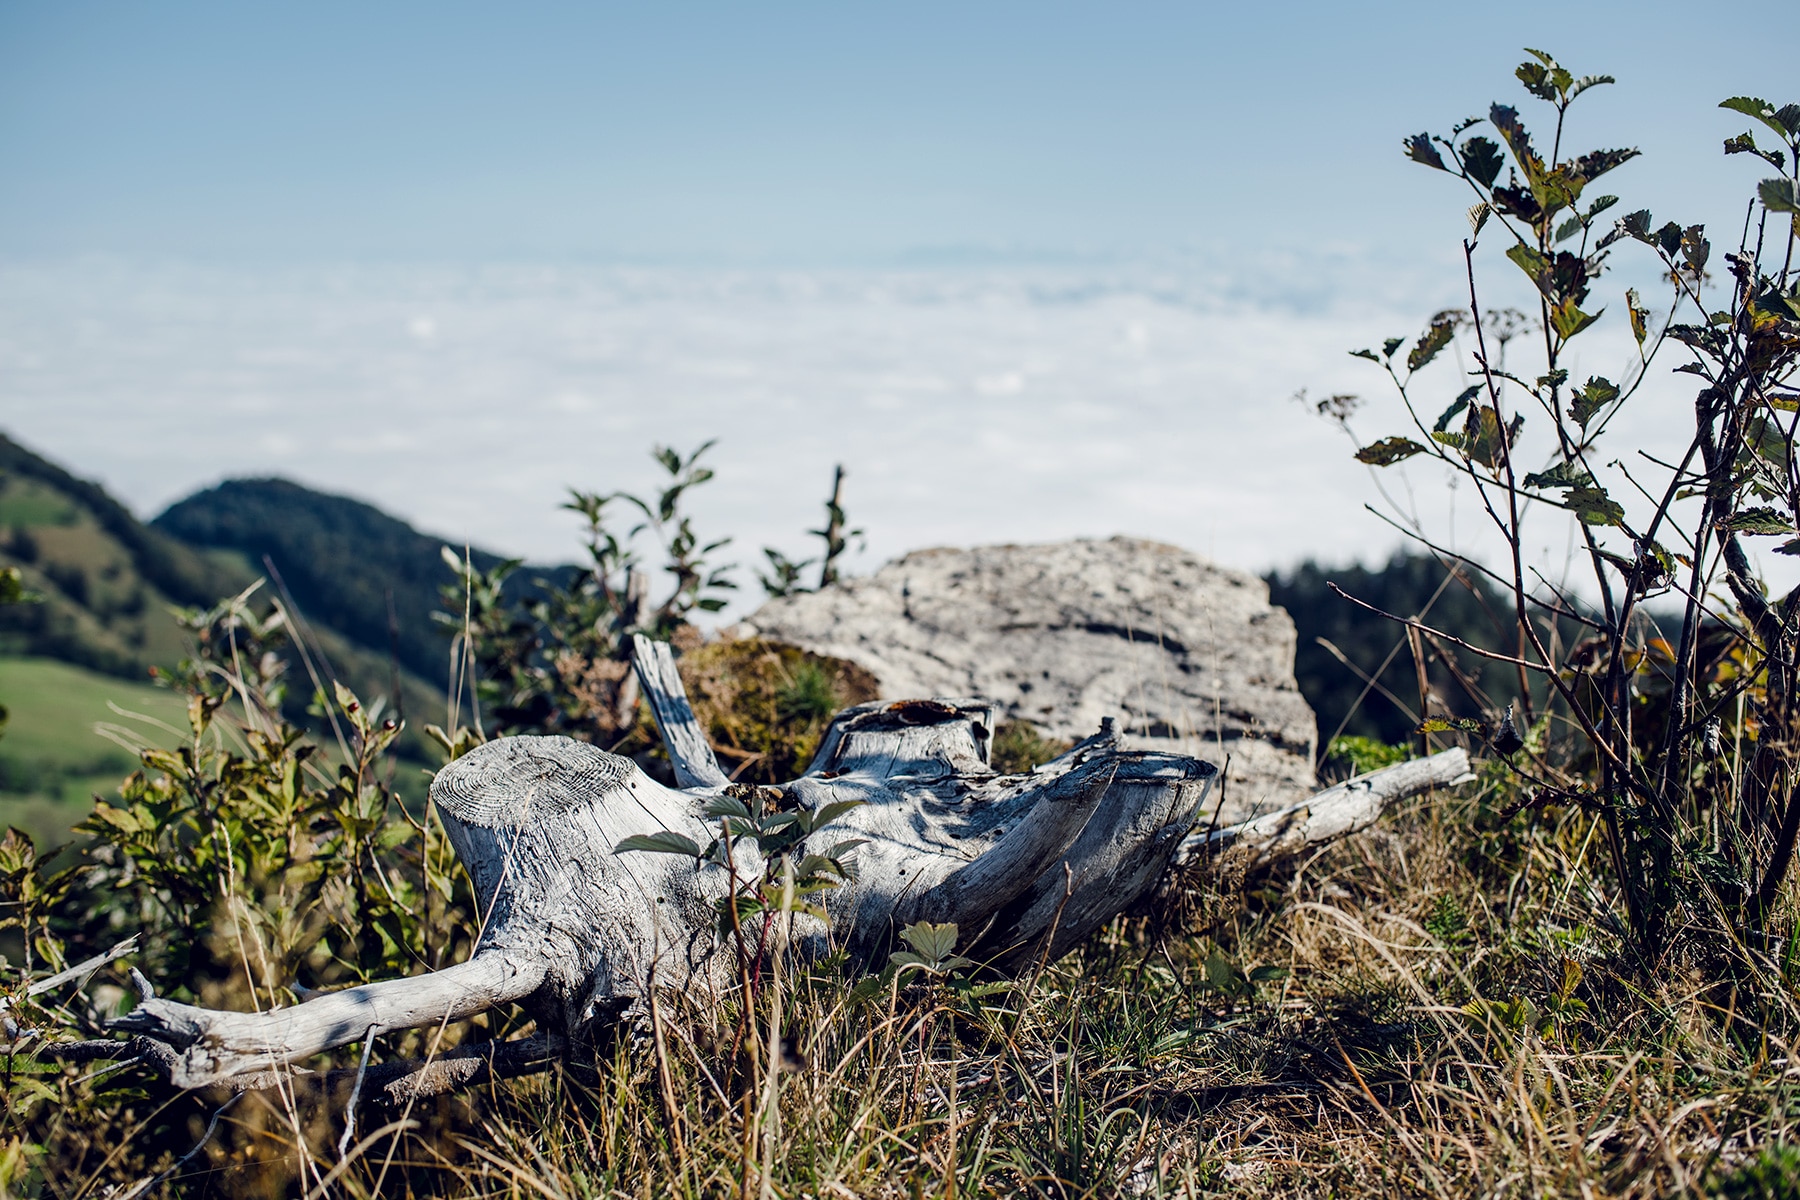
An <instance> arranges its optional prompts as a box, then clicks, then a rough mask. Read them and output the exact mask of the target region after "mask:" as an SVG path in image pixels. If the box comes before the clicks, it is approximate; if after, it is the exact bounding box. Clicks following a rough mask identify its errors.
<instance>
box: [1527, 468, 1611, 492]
mask: <svg viewBox="0 0 1800 1200" xmlns="http://www.w3.org/2000/svg"><path fill="white" fill-rule="evenodd" d="M1525 486H1526V487H1528V488H1577V487H1592V486H1594V476H1593V474H1592V473H1591V472H1590V471H1589V470H1588V469H1587V468H1586V467H1584V466H1582V465H1581V464H1580V463H1578V462H1559V463H1557V464H1556V465H1555V466H1553V467H1550V468H1549V469H1547V470H1543V471H1534V472H1532V473H1531V474H1530V475H1527V476H1526V477H1525Z"/></svg>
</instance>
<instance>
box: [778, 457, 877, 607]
mask: <svg viewBox="0 0 1800 1200" xmlns="http://www.w3.org/2000/svg"><path fill="white" fill-rule="evenodd" d="M843 499H844V468H843V466H842V464H840V465H839V466H838V468H837V469H836V471H835V472H833V474H832V477H831V496H830V497H829V498H828V499H827V500H826V501H825V528H823V529H812V530H808V532H809V533H811V534H812V536H814V537H816V538H818V539H819V540H820V541H822V542H824V543H825V548H824V550H823V552H822V553H821V554H820V555H819V557H817V558H803V559H801V560H800V561H798V562H795V561H794V560H792V559H790V558H788V556H787V555H785V554H783V553H782V552H781V551H779V550H777V549H775V548H774V547H773V546H766V547H764V548H763V557H764V558H766V559H768V560H769V573H768V574H767V575H759V576H757V578H758V579H759V580H761V582H762V585H763V591H765V592H767V593H768V594H769V595H771V596H792V595H796V594H798V593H800V592H811V591H817V590H819V588H827V587H830V586H831V585H832V584H834V583H836V582H837V581H838V560H839V559H841V558H842V557H843V556H844V552H845V551H846V550H848V549H849V548H850V542H851V540H852V539H860V538H861V537H862V535H863V531H862V530H860V529H851V528H849V520H848V518H847V517H845V515H844V504H843ZM814 563H817V564H818V566H819V582H818V585H817V587H811V588H809V587H807V586H806V585H805V584H804V583H803V582H801V580H802V576H803V574H804V572H805V571H806V568H808V567H810V566H812V565H813V564H814Z"/></svg>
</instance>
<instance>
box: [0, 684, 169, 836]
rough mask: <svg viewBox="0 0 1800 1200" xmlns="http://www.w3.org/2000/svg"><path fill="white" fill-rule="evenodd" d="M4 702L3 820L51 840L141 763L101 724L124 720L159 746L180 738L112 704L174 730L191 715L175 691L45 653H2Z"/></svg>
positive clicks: (0, 694) (0, 750) (0, 746)
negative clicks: (110, 737)
mask: <svg viewBox="0 0 1800 1200" xmlns="http://www.w3.org/2000/svg"><path fill="white" fill-rule="evenodd" d="M0 704H4V705H5V706H6V710H7V713H8V720H7V722H6V727H5V732H4V736H0V823H3V824H9V825H19V826H20V827H21V828H23V829H26V830H27V831H28V832H30V833H32V834H34V835H42V836H45V837H47V838H48V839H49V840H50V841H53V842H61V841H66V840H67V839H68V830H69V826H70V825H72V824H74V823H75V822H76V821H79V820H80V819H81V818H82V817H84V816H85V815H86V814H87V812H88V809H89V808H90V807H91V806H92V800H93V796H94V794H95V793H96V792H99V793H101V794H102V795H110V794H112V792H113V791H114V789H115V788H116V787H117V786H118V782H119V780H120V779H121V778H122V777H124V776H125V775H126V774H128V773H129V772H130V771H131V770H132V769H133V768H134V767H135V766H136V762H135V761H134V759H133V758H132V756H131V755H130V754H129V753H127V752H126V750H125V749H124V748H123V747H121V746H119V745H118V744H117V743H115V742H112V741H109V740H107V739H106V738H105V737H103V736H101V735H100V734H99V733H98V732H96V728H95V727H96V726H98V725H103V724H104V725H112V726H120V727H123V728H125V729H129V730H131V731H132V732H134V733H135V734H136V735H137V736H138V737H139V738H141V739H142V740H144V741H146V742H149V743H152V744H155V745H162V746H169V745H173V744H175V742H176V741H177V740H178V739H177V738H176V736H175V735H173V734H170V733H169V732H167V730H165V729H162V728H159V726H158V725H156V724H154V723H152V722H150V721H143V720H136V719H133V718H132V717H129V716H125V715H121V714H120V713H119V712H117V711H115V710H114V708H113V707H111V706H113V705H116V706H117V707H118V708H119V709H123V710H125V711H126V712H128V713H136V714H140V715H142V716H146V717H149V718H152V720H153V721H155V722H161V724H162V725H166V726H171V727H173V728H175V729H180V728H182V727H183V726H184V725H185V724H186V721H187V716H186V708H185V706H184V705H183V703H182V701H181V699H180V698H179V697H177V696H175V695H173V694H171V693H169V692H165V691H162V690H161V689H158V688H154V687H150V686H149V685H147V684H139V683H131V682H129V681H127V680H123V679H116V678H114V677H112V676H108V675H100V674H97V673H95V672H93V671H86V670H83V669H82V668H80V667H77V666H72V665H70V664H68V663H64V662H57V661H55V660H54V659H47V658H0Z"/></svg>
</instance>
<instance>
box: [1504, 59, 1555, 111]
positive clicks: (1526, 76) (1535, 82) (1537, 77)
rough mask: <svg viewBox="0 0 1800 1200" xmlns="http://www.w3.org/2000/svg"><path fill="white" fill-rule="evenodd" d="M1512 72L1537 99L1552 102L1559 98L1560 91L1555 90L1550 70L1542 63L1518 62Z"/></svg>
mask: <svg viewBox="0 0 1800 1200" xmlns="http://www.w3.org/2000/svg"><path fill="white" fill-rule="evenodd" d="M1531 53H1533V54H1536V53H1537V51H1535V50H1533V51H1531ZM1513 74H1514V75H1517V76H1518V77H1519V82H1520V83H1522V84H1524V85H1525V90H1526V91H1528V92H1530V93H1531V94H1532V95H1534V96H1536V97H1537V98H1538V99H1539V100H1549V101H1552V102H1554V101H1556V100H1558V99H1560V93H1559V92H1558V91H1557V90H1556V86H1555V84H1553V83H1552V82H1551V80H1550V72H1549V70H1548V69H1546V68H1545V66H1544V64H1543V63H1534V62H1528V63H1520V64H1519V69H1518V70H1517V71H1514V72H1513Z"/></svg>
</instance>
